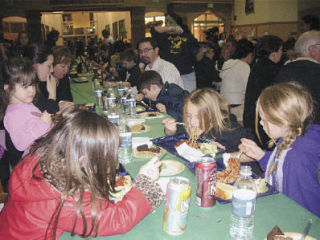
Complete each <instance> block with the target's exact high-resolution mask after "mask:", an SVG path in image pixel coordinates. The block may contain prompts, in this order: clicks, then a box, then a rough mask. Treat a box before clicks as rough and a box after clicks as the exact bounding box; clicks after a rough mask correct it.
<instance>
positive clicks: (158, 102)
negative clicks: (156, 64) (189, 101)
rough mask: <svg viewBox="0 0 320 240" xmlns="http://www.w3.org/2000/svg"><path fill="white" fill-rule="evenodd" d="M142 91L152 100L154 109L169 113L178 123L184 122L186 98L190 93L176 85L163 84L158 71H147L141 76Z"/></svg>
mask: <svg viewBox="0 0 320 240" xmlns="http://www.w3.org/2000/svg"><path fill="white" fill-rule="evenodd" d="M140 91H141V92H142V93H143V94H144V96H145V97H146V98H147V99H149V100H151V104H152V107H155V108H156V109H158V110H159V111H160V112H164V113H167V114H169V115H171V116H172V117H173V118H175V119H176V120H177V121H182V115H183V114H182V109H183V102H184V98H185V97H186V96H187V95H188V94H189V93H188V91H186V90H183V89H182V88H181V87H179V86H178V85H176V84H174V83H168V82H166V83H165V84H163V82H162V78H161V76H160V75H159V73H157V72H156V71H152V70H151V71H146V72H144V73H143V74H141V76H140Z"/></svg>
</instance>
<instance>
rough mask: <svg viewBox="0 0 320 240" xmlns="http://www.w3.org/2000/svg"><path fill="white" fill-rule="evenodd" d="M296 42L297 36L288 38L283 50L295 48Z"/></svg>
mask: <svg viewBox="0 0 320 240" xmlns="http://www.w3.org/2000/svg"><path fill="white" fill-rule="evenodd" d="M295 43H296V39H295V38H293V37H290V38H288V40H287V41H286V42H284V43H283V51H284V52H286V51H288V50H294V44H295Z"/></svg>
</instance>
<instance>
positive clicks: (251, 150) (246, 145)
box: [239, 138, 265, 160]
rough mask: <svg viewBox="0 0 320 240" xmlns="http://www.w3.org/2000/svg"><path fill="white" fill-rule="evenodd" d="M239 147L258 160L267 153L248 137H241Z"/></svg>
mask: <svg viewBox="0 0 320 240" xmlns="http://www.w3.org/2000/svg"><path fill="white" fill-rule="evenodd" d="M239 149H240V151H242V152H243V153H244V154H246V155H247V156H248V157H251V158H253V159H256V160H260V159H261V158H262V157H263V156H264V154H265V152H264V151H263V150H262V149H261V148H260V147H258V145H257V144H256V143H255V142H254V141H252V140H249V139H246V138H241V144H240V145H239Z"/></svg>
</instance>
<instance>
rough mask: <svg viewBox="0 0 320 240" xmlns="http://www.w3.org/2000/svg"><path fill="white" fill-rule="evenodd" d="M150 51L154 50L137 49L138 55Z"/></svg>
mask: <svg viewBox="0 0 320 240" xmlns="http://www.w3.org/2000/svg"><path fill="white" fill-rule="evenodd" d="M152 49H154V48H145V49H139V53H140V54H141V53H147V52H149V51H151V50H152Z"/></svg>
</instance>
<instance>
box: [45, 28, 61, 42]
mask: <svg viewBox="0 0 320 240" xmlns="http://www.w3.org/2000/svg"><path fill="white" fill-rule="evenodd" d="M59 35H60V33H59V32H58V31H57V30H54V29H53V30H52V31H51V32H49V33H48V35H47V39H48V40H56V38H57V37H59Z"/></svg>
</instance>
